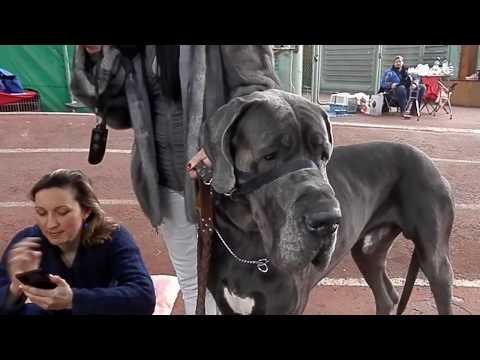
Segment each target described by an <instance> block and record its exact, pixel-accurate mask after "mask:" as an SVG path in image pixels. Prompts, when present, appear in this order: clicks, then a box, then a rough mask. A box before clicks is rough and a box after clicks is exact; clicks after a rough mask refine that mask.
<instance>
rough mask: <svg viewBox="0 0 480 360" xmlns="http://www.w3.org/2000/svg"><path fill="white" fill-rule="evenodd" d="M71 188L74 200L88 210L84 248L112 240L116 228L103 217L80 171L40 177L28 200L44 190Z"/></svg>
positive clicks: (92, 192) (84, 225)
mask: <svg viewBox="0 0 480 360" xmlns="http://www.w3.org/2000/svg"><path fill="white" fill-rule="evenodd" d="M50 188H62V189H65V188H71V189H72V190H73V192H74V196H75V200H76V201H77V202H78V203H79V204H80V206H81V208H82V209H83V210H90V215H88V217H87V218H86V219H85V221H84V224H83V228H82V230H81V231H82V233H81V243H82V245H83V246H85V247H89V246H94V245H99V244H103V243H104V242H105V241H106V240H111V239H112V231H113V230H115V229H116V228H118V224H116V223H115V222H114V221H113V220H112V219H111V218H108V217H106V216H105V212H104V211H103V209H102V208H101V207H100V202H99V201H98V198H97V196H96V195H95V192H94V191H93V188H92V182H91V181H90V179H89V178H88V177H87V176H86V175H85V174H84V173H83V172H81V171H80V170H69V169H58V170H55V171H52V172H51V173H49V174H46V175H44V176H42V178H41V179H40V180H38V181H37V183H36V184H35V185H34V186H33V187H32V189H31V190H30V200H32V201H35V195H36V194H37V193H38V192H39V191H40V190H44V189H50Z"/></svg>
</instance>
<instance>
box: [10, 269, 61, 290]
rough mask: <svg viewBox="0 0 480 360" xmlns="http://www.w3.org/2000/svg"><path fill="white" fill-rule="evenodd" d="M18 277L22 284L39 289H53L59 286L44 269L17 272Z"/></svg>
mask: <svg viewBox="0 0 480 360" xmlns="http://www.w3.org/2000/svg"><path fill="white" fill-rule="evenodd" d="M17 279H18V280H19V281H20V282H21V283H22V284H25V285H28V286H33V287H36V288H39V289H45V290H51V289H55V288H56V287H57V285H56V284H54V283H53V282H52V281H51V280H50V278H49V276H48V274H47V273H46V272H44V271H42V270H33V271H27V272H24V273H21V274H17Z"/></svg>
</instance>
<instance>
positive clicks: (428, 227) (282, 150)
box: [202, 90, 454, 314]
mask: <svg viewBox="0 0 480 360" xmlns="http://www.w3.org/2000/svg"><path fill="white" fill-rule="evenodd" d="M202 145H203V146H204V148H205V149H206V152H207V154H208V155H209V157H210V159H212V161H213V163H214V167H213V181H212V186H213V189H214V190H215V197H214V201H215V209H216V210H215V211H216V215H215V216H216V217H215V221H216V227H217V230H218V231H217V235H216V237H215V239H214V240H213V245H212V255H211V256H212V257H211V265H210V266H211V267H210V272H209V279H208V287H209V289H210V291H211V292H212V293H213V295H214V297H215V299H216V301H217V304H218V307H219V309H220V311H221V312H222V313H223V314H300V313H302V312H303V311H304V309H305V306H306V304H307V301H308V297H309V293H310V291H311V289H312V288H313V287H314V286H315V285H316V284H317V283H318V282H319V281H320V280H321V279H322V278H324V277H325V276H327V275H328V273H329V272H330V271H331V270H332V269H333V268H334V267H335V266H336V265H337V264H338V263H339V262H340V261H341V260H342V258H344V257H345V256H346V255H347V254H348V253H349V252H350V253H351V254H352V256H353V259H354V261H355V263H356V264H357V266H358V268H359V269H360V271H361V273H362V274H363V276H364V278H365V280H366V282H367V283H368V285H369V286H370V288H371V290H372V292H373V295H374V297H375V303H376V312H377V314H391V313H392V312H393V311H394V308H395V306H396V305H397V304H398V307H397V313H402V312H403V311H404V309H405V306H406V303H407V301H408V298H409V296H410V293H411V291H412V288H413V284H414V281H415V279H416V277H417V275H418V271H419V269H421V270H422V271H423V273H424V274H425V275H426V277H427V279H428V280H429V283H430V288H431V290H432V293H433V296H434V298H435V302H436V305H437V310H438V312H439V313H440V314H451V313H452V305H451V299H452V282H453V271H452V267H451V264H450V261H449V254H448V250H449V237H450V233H451V230H452V225H453V220H454V204H453V200H452V195H451V189H450V186H449V184H448V182H447V181H446V179H445V178H443V177H442V176H441V174H440V173H439V171H438V169H437V168H436V167H435V165H434V164H433V162H432V161H431V159H430V158H429V157H428V156H427V155H425V154H424V153H423V152H421V151H420V150H419V149H417V148H415V147H413V146H409V145H403V144H395V143H387V142H375V143H365V144H360V145H351V146H338V147H335V148H333V140H332V131H331V125H330V122H329V119H328V116H327V114H326V113H325V112H324V111H323V110H322V108H321V107H320V106H318V105H316V104H314V103H312V102H310V101H308V100H306V99H304V98H303V97H301V96H297V95H294V94H290V93H287V92H283V91H281V90H267V91H263V92H255V93H253V94H250V95H248V96H244V97H240V98H236V99H233V100H232V101H230V102H229V103H228V104H226V105H224V106H223V107H222V108H220V109H219V110H218V112H217V113H216V114H215V115H214V116H213V117H212V118H211V119H209V120H208V121H207V123H206V124H205V129H204V137H203V144H202ZM400 233H402V234H403V235H404V237H405V238H407V239H409V240H411V241H412V242H413V244H414V251H413V255H412V259H411V262H410V265H409V268H408V274H407V277H406V284H405V286H404V289H403V293H402V296H401V298H399V295H398V294H397V292H396V290H395V289H394V287H393V285H392V283H391V281H390V279H389V278H388V276H387V273H386V268H385V267H386V256H387V253H388V251H389V249H390V247H391V245H392V243H393V240H394V239H395V238H396V237H397V235H399V234H400Z"/></svg>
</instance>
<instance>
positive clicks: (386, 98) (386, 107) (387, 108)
mask: <svg viewBox="0 0 480 360" xmlns="http://www.w3.org/2000/svg"><path fill="white" fill-rule="evenodd" d="M378 93H379V94H383V107H382V113H386V112H392V108H396V111H397V112H398V111H400V107H399V105H398V102H397V101H396V100H395V99H394V98H393V96H392V94H391V93H390V92H389V91H379V92H378Z"/></svg>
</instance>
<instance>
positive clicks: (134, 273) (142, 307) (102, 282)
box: [0, 226, 155, 315]
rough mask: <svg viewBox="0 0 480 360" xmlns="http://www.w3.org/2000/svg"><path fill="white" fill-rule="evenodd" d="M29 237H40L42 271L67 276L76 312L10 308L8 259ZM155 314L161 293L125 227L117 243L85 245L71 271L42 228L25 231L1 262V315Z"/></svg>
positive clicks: (115, 235)
mask: <svg viewBox="0 0 480 360" xmlns="http://www.w3.org/2000/svg"><path fill="white" fill-rule="evenodd" d="M25 237H40V238H41V239H42V240H41V251H42V260H41V265H40V268H41V269H42V270H44V271H46V272H48V273H49V274H52V275H58V276H60V277H62V278H63V279H64V280H65V281H66V282H67V283H68V284H69V285H70V287H71V288H72V290H73V306H72V309H71V310H61V311H45V310H43V309H41V308H40V307H39V306H37V305H35V304H31V303H29V304H25V303H24V302H20V303H19V304H15V305H14V306H12V305H10V304H7V301H6V300H7V295H8V291H9V286H10V283H11V281H10V277H9V275H8V272H7V269H6V260H7V259H6V258H7V257H6V254H7V253H8V251H9V250H10V248H11V247H12V246H14V245H15V244H16V243H18V242H19V241H20V240H22V239H23V238H25ZM154 309H155V289H154V287H153V283H152V280H151V278H150V275H149V273H148V271H147V269H146V267H145V264H144V262H143V259H142V257H141V254H140V250H139V249H138V247H137V245H136V244H135V242H134V240H133V238H132V236H131V235H130V233H129V232H128V231H127V230H126V229H125V228H124V227H121V226H120V227H119V228H118V229H116V230H114V231H113V233H112V240H111V241H108V240H107V241H105V243H103V244H101V245H96V246H92V247H84V246H82V245H80V246H79V248H78V251H77V254H76V257H75V260H74V262H73V264H72V266H71V267H70V268H68V267H67V266H66V265H65V263H64V262H63V260H62V259H61V253H60V249H59V248H58V247H57V246H54V245H52V244H50V243H49V242H48V240H47V239H46V238H45V236H44V235H43V234H42V233H41V231H40V228H39V227H38V226H32V227H28V228H26V229H24V230H22V231H20V232H19V233H18V234H17V235H15V237H14V238H13V240H12V241H11V242H10V243H9V245H8V246H7V248H6V249H5V252H4V254H3V256H2V259H1V262H0V314H19V315H32V314H38V315H57V314H58V315H129V314H135V315H151V314H152V313H153V311H154Z"/></svg>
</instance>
